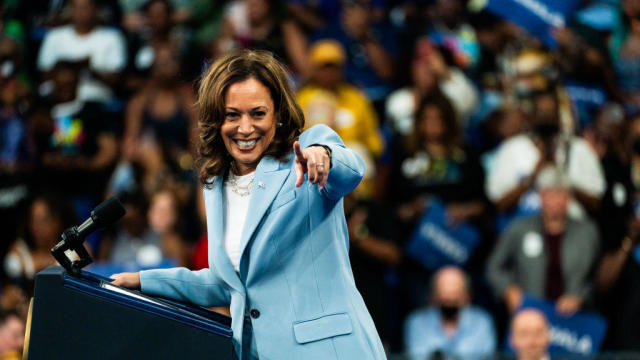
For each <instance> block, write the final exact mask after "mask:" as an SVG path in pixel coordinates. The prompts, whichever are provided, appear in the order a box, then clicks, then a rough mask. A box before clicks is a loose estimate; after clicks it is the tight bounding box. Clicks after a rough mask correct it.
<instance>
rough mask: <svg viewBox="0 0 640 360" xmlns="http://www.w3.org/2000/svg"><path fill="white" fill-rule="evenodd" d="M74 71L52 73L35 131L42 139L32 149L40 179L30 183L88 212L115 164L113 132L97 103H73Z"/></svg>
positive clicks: (63, 68) (64, 65)
mask: <svg viewBox="0 0 640 360" xmlns="http://www.w3.org/2000/svg"><path fill="white" fill-rule="evenodd" d="M76 69H77V68H76V65H75V64H73V63H69V62H65V61H63V62H59V63H57V64H56V65H55V66H54V68H53V69H52V80H53V93H52V94H51V96H50V97H48V98H46V99H44V100H43V101H44V102H46V103H47V106H48V107H49V109H50V111H49V113H48V114H47V115H48V123H41V124H39V126H41V127H43V128H46V129H42V130H37V131H38V132H44V133H47V139H46V142H44V143H41V144H40V146H42V147H43V148H40V149H38V157H39V169H38V171H39V174H40V175H41V177H38V179H34V181H35V182H36V183H37V184H38V186H43V187H44V188H45V189H53V188H55V189H56V190H57V191H59V192H60V193H62V194H65V195H67V196H69V197H70V198H72V199H73V201H74V202H75V201H81V202H83V203H87V204H88V205H87V208H92V207H93V206H95V205H96V204H98V203H99V202H100V201H101V200H102V198H103V196H104V189H105V186H106V182H107V179H108V176H109V174H110V173H111V171H112V170H113V167H114V165H115V163H116V159H117V156H118V146H119V141H118V136H117V134H118V132H119V129H118V127H119V126H118V123H117V122H116V121H115V120H114V119H113V118H112V117H111V116H109V113H107V112H105V111H104V107H103V106H102V104H101V103H98V102H85V101H83V100H82V99H80V98H79V96H78V92H77V90H78V87H77V84H78V73H77V71H76ZM74 206H75V205H74ZM79 217H80V215H79Z"/></svg>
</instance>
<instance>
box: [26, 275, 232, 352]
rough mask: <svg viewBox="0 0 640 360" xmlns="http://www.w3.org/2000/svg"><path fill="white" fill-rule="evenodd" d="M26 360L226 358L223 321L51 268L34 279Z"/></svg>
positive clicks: (228, 341)
mask: <svg viewBox="0 0 640 360" xmlns="http://www.w3.org/2000/svg"><path fill="white" fill-rule="evenodd" d="M29 317H30V321H29V323H28V324H27V326H28V327H29V329H28V330H27V336H28V339H26V341H28V344H27V347H26V352H25V356H26V358H28V359H34V360H39V359H46V360H55V359H66V360H68V359H172V360H173V359H219V360H226V359H232V344H231V335H232V334H231V329H230V318H229V317H227V316H224V315H221V314H218V313H215V312H212V311H209V310H206V309H204V308H201V307H198V306H195V305H189V304H184V303H179V302H175V301H171V300H168V299H163V298H158V297H152V296H148V295H145V294H142V293H140V292H138V291H132V290H128V289H123V288H119V287H116V286H113V285H110V284H109V280H108V279H106V278H104V277H101V276H98V275H95V274H92V273H89V272H86V271H82V272H81V273H80V274H78V275H75V276H73V275H70V274H68V273H67V271H66V270H65V269H63V268H62V267H58V266H52V267H49V268H47V269H45V270H44V271H42V272H40V273H39V274H38V275H37V276H36V281H35V289H34V299H33V304H32V307H31V310H30V316H29Z"/></svg>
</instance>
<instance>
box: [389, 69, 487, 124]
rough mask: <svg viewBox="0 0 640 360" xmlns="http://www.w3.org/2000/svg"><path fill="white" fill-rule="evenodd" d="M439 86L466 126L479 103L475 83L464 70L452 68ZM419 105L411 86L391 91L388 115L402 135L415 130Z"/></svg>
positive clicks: (391, 122)
mask: <svg viewBox="0 0 640 360" xmlns="http://www.w3.org/2000/svg"><path fill="white" fill-rule="evenodd" d="M438 86H439V88H440V91H442V93H443V94H444V95H445V96H446V97H447V99H448V100H449V101H450V102H451V105H452V106H453V109H454V110H455V111H456V115H458V118H459V119H460V120H459V121H460V124H461V125H462V126H464V125H465V124H466V120H467V118H468V117H469V116H470V115H471V114H472V113H473V112H474V111H475V110H476V107H477V105H478V92H477V91H476V89H475V87H474V86H473V83H472V82H471V80H469V79H468V78H467V77H466V76H465V75H464V73H463V72H462V71H460V70H458V69H455V68H450V69H449V76H448V77H447V78H445V79H442V80H441V81H440V82H439V84H438ZM418 105H419V104H416V103H415V97H414V96H413V90H412V89H411V88H410V87H406V88H402V89H398V90H396V91H394V92H393V93H391V95H389V97H387V101H386V104H385V112H386V117H387V119H389V120H391V121H390V124H391V126H392V127H393V128H394V129H395V130H396V131H398V132H399V133H400V134H402V135H408V134H410V133H411V132H412V131H413V117H414V112H415V110H416V107H417V106H418Z"/></svg>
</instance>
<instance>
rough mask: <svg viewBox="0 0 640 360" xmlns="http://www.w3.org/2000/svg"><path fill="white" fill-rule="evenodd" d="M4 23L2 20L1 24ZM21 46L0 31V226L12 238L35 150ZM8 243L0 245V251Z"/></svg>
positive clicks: (31, 171) (27, 77) (25, 194)
mask: <svg viewBox="0 0 640 360" xmlns="http://www.w3.org/2000/svg"><path fill="white" fill-rule="evenodd" d="M5 26H6V23H5ZM24 60H25V59H24V49H23V48H21V47H20V46H19V43H18V41H17V40H16V39H14V38H12V37H10V36H8V35H4V34H2V32H0V193H5V194H12V196H4V197H0V228H3V229H6V231H5V236H7V238H8V239H12V238H15V236H16V233H15V231H16V226H15V224H17V223H19V222H20V221H21V219H20V215H21V214H22V211H20V210H21V207H23V206H24V205H25V203H26V201H27V196H28V193H29V189H28V184H29V182H30V179H31V177H32V176H33V167H34V165H35V164H34V163H35V153H34V147H33V139H32V136H31V134H30V131H29V128H30V122H29V112H30V104H31V92H30V90H29V82H28V79H29V76H28V72H27V71H26V68H25V66H24ZM8 245H9V243H8V242H4V243H3V244H0V254H2V253H4V251H6V247H7V246H8Z"/></svg>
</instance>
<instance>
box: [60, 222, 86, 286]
mask: <svg viewBox="0 0 640 360" xmlns="http://www.w3.org/2000/svg"><path fill="white" fill-rule="evenodd" d="M51 255H53V257H54V258H56V260H57V261H58V263H60V265H62V267H63V268H65V270H67V273H69V274H70V275H72V276H76V277H79V276H80V272H81V270H82V268H83V267H85V266H87V265H89V264H91V263H92V262H93V259H92V258H91V255H89V252H88V251H87V249H85V247H84V239H83V238H82V237H81V236H80V232H79V231H78V227H77V226H73V227H70V228H68V229H67V230H65V231H64V232H63V233H62V240H61V241H60V242H59V243H58V244H57V245H56V246H54V247H53V249H51Z"/></svg>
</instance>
